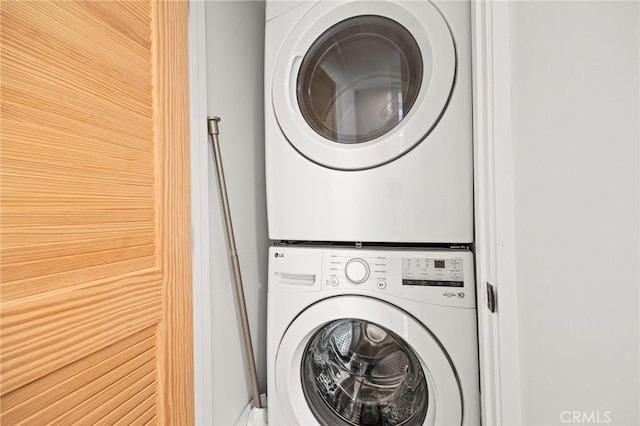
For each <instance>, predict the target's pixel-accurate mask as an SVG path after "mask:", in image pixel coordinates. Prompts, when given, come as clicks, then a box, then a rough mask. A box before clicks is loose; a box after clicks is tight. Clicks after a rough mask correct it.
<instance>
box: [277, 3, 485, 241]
mask: <svg viewBox="0 0 640 426" xmlns="http://www.w3.org/2000/svg"><path fill="white" fill-rule="evenodd" d="M266 19H267V21H266V41H265V102H266V105H265V139H266V141H265V142H266V152H265V154H266V182H267V205H268V222H269V237H270V238H271V239H274V240H297V241H305V240H307V241H308V240H310V241H349V242H351V241H365V242H400V243H403V242H407V243H412V242H417V243H427V242H428V243H468V242H471V241H472V240H473V203H472V201H473V193H472V192H473V172H472V163H473V159H472V122H471V118H472V105H471V58H470V50H471V48H470V21H471V20H470V4H469V2H467V1H434V2H429V1H426V0H424V1H395V0H394V1H366V0H365V1H362V0H355V1H335V0H320V1H317V0H316V1H287V2H277V1H272V0H267V12H266Z"/></svg>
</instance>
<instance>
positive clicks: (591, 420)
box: [560, 411, 611, 424]
mask: <svg viewBox="0 0 640 426" xmlns="http://www.w3.org/2000/svg"><path fill="white" fill-rule="evenodd" d="M560 421H561V422H562V423H565V424H566V423H574V424H609V423H611V411H563V412H562V413H560Z"/></svg>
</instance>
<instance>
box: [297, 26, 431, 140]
mask: <svg viewBox="0 0 640 426" xmlns="http://www.w3.org/2000/svg"><path fill="white" fill-rule="evenodd" d="M422 64H423V58H422V55H421V53H420V48H419V46H418V43H417V42H416V40H415V38H414V37H413V36H412V35H411V33H410V32H409V31H407V29H406V28H404V27H403V26H402V25H400V24H399V23H397V22H396V21H394V20H392V19H389V18H386V17H382V16H375V15H364V16H356V17H352V18H349V19H346V20H344V21H342V22H339V23H338V24H336V25H334V26H332V27H331V28H329V29H328V30H327V31H325V32H324V33H323V34H322V35H321V36H320V37H319V38H318V39H317V40H316V41H315V42H314V43H313V44H312V45H311V48H310V49H309V51H308V52H307V55H306V56H305V58H304V59H303V61H302V64H301V66H300V71H299V73H298V80H297V99H298V105H299V108H300V112H301V113H302V116H303V117H304V119H305V121H306V122H307V124H308V125H309V126H310V127H311V128H312V129H313V130H314V131H315V132H317V133H318V134H319V135H321V136H322V137H324V138H326V139H329V140H331V141H333V142H338V143H347V144H350V143H362V142H367V141H370V140H373V139H375V138H377V137H379V136H382V135H384V134H385V133H387V132H389V130H391V129H393V128H394V127H395V126H396V125H397V124H399V123H400V122H401V121H402V120H403V119H404V117H405V116H406V115H407V114H408V113H409V111H410V110H411V107H412V106H413V104H414V103H415V101H416V98H417V97H418V93H419V91H420V86H421V83H422V74H423V70H422Z"/></svg>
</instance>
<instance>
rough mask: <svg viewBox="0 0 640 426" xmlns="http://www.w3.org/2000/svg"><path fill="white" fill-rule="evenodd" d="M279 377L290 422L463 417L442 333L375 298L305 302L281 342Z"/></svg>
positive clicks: (449, 420)
mask: <svg viewBox="0 0 640 426" xmlns="http://www.w3.org/2000/svg"><path fill="white" fill-rule="evenodd" d="M275 378H276V387H275V389H276V393H277V398H278V400H279V401H280V408H281V409H282V412H283V415H284V416H285V418H286V420H287V423H288V424H290V425H300V424H307V425H308V424H331V425H378V424H384V425H390V426H393V425H423V424H424V425H436V424H437V425H449V424H451V425H453V424H458V425H459V424H461V422H462V396H461V391H460V386H459V383H458V379H457V376H456V374H455V371H454V368H453V366H452V365H451V363H450V361H449V357H448V356H447V354H446V352H445V351H444V350H443V348H442V347H441V345H440V344H439V342H438V341H437V338H436V337H435V336H434V335H433V334H432V333H431V332H430V331H429V330H428V329H427V328H426V327H425V326H423V325H422V324H420V323H419V322H418V321H417V320H416V319H414V318H413V317H412V316H410V315H408V314H407V313H406V312H404V311H402V310H401V309H398V308H397V307H395V306H393V305H390V304H388V303H386V302H383V301H381V300H378V299H374V298H370V297H364V296H338V297H333V298H329V299H324V300H322V301H320V302H318V303H316V304H314V305H312V306H310V307H309V308H307V309H306V310H305V311H304V312H303V313H302V314H301V315H299V316H298V317H297V318H296V319H295V321H294V322H293V323H292V324H291V325H290V326H289V328H288V329H287V332H286V333H285V335H284V337H283V339H282V341H281V342H280V345H279V347H278V352H277V355H276V371H275Z"/></svg>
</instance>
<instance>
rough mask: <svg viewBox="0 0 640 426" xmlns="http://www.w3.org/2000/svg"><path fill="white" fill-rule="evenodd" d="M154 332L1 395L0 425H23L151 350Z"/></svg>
mask: <svg viewBox="0 0 640 426" xmlns="http://www.w3.org/2000/svg"><path fill="white" fill-rule="evenodd" d="M155 329H156V327H149V328H147V329H145V330H142V331H140V332H138V333H136V334H133V335H132V336H129V337H127V338H125V339H123V340H121V341H119V342H117V343H115V344H113V345H111V346H108V347H106V348H104V349H103V350H101V351H98V352H95V353H93V354H91V355H89V356H87V357H85V358H82V359H80V360H78V361H77V362H74V363H72V364H70V365H68V366H66V367H64V368H62V369H60V370H57V371H55V372H53V373H51V374H49V375H47V376H44V377H42V378H41V379H39V380H36V381H35V382H32V383H30V384H28V385H26V386H23V387H21V388H19V389H18V390H16V391H14V392H11V393H9V394H7V395H5V396H4V397H2V399H1V400H0V403H1V404H2V413H1V414H0V423H2V424H15V423H16V422H20V421H24V420H26V419H28V418H30V417H32V416H33V415H36V414H37V413H39V412H40V411H43V410H44V409H47V408H48V407H50V406H52V405H54V404H55V403H57V402H58V401H60V400H62V399H63V398H65V397H67V396H68V395H71V394H73V393H74V392H77V391H78V390H80V389H83V388H84V387H86V386H88V385H92V382H93V380H95V379H96V378H97V377H100V376H102V375H105V374H107V373H109V372H111V371H112V370H114V369H116V368H117V367H118V366H119V365H121V364H122V363H124V362H127V361H129V360H131V359H133V358H135V357H137V356H139V355H140V354H143V353H145V352H146V351H149V350H151V349H153V348H154V347H155V343H156V336H155ZM152 358H153V356H152ZM92 386H93V385H92ZM80 401H81V400H79V402H80Z"/></svg>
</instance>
